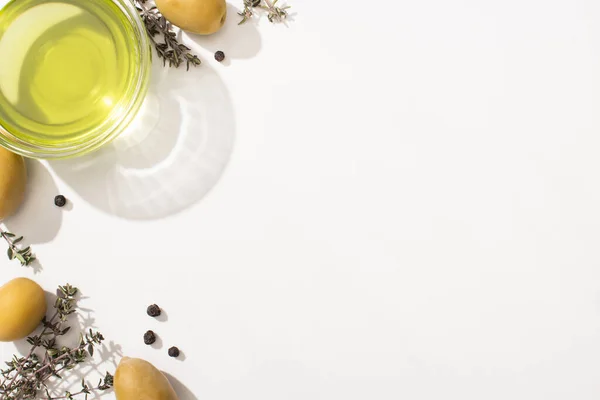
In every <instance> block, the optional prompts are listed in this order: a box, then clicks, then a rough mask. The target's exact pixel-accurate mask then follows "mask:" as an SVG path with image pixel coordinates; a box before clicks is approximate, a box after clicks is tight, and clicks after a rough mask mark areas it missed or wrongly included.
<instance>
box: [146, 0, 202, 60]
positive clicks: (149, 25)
mask: <svg viewBox="0 0 600 400" xmlns="http://www.w3.org/2000/svg"><path fill="white" fill-rule="evenodd" d="M135 6H136V8H137V10H138V12H139V13H140V17H141V18H142V21H143V22H144V25H145V26H146V32H147V33H148V37H149V38H150V40H151V41H152V44H153V45H154V48H155V49H156V52H157V54H158V56H159V57H160V58H161V59H162V60H163V64H164V65H166V64H167V63H168V64H169V66H170V67H175V68H178V67H179V66H180V65H182V64H186V66H187V70H188V71H189V69H190V65H192V66H198V65H200V64H201V63H202V62H201V61H200V58H198V56H197V55H195V54H193V53H192V52H191V49H190V48H189V47H187V46H186V45H184V44H183V43H180V42H179V40H177V33H175V30H174V28H173V25H172V24H171V23H170V22H169V21H167V19H166V18H165V17H164V16H163V15H162V14H161V13H160V11H158V8H157V7H156V5H154V4H149V2H148V0H135ZM157 37H158V38H157ZM160 38H162V41H161V40H160Z"/></svg>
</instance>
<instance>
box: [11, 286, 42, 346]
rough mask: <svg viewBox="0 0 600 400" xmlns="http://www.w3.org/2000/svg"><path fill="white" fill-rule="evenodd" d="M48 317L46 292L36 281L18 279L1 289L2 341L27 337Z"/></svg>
mask: <svg viewBox="0 0 600 400" xmlns="http://www.w3.org/2000/svg"><path fill="white" fill-rule="evenodd" d="M44 315H46V297H45V295H44V290H43V289H42V288H41V287H40V286H39V285H38V284H37V283H35V282H34V281H32V280H30V279H27V278H17V279H13V280H12V281H10V282H8V283H7V284H6V285H4V286H2V287H0V341H1V342H10V341H13V340H18V339H23V338H24V337H27V336H29V335H30V334H31V332H33V331H34V330H35V328H37V326H38V325H39V324H40V322H41V321H42V318H44Z"/></svg>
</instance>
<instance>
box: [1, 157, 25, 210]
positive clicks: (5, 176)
mask: <svg viewBox="0 0 600 400" xmlns="http://www.w3.org/2000/svg"><path fill="white" fill-rule="evenodd" d="M26 183H27V171H26V169H25V160H23V157H21V156H19V155H16V154H14V153H11V152H10V151H8V150H6V149H4V148H2V147H0V220H3V219H4V218H6V217H8V216H10V215H12V214H14V213H15V211H17V208H19V206H20V205H21V203H22V202H23V199H24V198H25V184H26Z"/></svg>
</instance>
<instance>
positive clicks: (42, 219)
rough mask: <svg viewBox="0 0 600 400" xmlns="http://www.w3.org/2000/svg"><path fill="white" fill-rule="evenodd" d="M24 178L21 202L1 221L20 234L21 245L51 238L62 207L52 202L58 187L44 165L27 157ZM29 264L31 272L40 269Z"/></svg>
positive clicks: (36, 264) (38, 242) (59, 224)
mask: <svg viewBox="0 0 600 400" xmlns="http://www.w3.org/2000/svg"><path fill="white" fill-rule="evenodd" d="M27 180H28V182H27V188H26V191H25V200H24V202H23V204H22V205H21V207H20V208H19V210H18V212H17V213H16V214H15V215H13V216H12V217H10V218H7V219H6V220H5V221H4V222H3V223H4V225H5V226H6V229H7V230H8V231H10V232H13V233H15V234H16V235H22V236H24V239H23V241H22V242H21V243H20V244H19V245H22V246H23V247H27V246H28V245H30V244H32V245H35V244H42V243H48V242H50V241H52V240H53V239H54V238H55V237H56V235H57V234H58V231H59V230H60V226H61V224H62V210H61V209H60V208H58V207H56V206H55V205H54V196H56V195H57V194H58V188H57V186H56V182H55V181H54V178H53V177H52V174H51V173H50V171H49V170H48V168H47V166H46V165H45V164H44V163H42V162H40V161H36V160H27ZM33 252H34V253H35V248H34V249H33ZM32 267H33V268H34V271H35V272H41V270H42V266H41V264H40V263H34V264H33V265H32Z"/></svg>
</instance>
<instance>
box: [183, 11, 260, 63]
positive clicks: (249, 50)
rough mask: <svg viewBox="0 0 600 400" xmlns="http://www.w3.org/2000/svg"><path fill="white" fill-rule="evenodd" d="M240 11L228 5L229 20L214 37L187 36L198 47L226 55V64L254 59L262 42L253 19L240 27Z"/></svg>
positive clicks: (188, 34)
mask: <svg viewBox="0 0 600 400" xmlns="http://www.w3.org/2000/svg"><path fill="white" fill-rule="evenodd" d="M238 12H240V9H239V8H237V7H235V6H233V5H231V4H227V19H226V20H225V24H224V25H223V27H222V28H221V29H220V30H219V31H218V32H217V33H214V34H212V35H206V36H205V35H196V34H190V33H187V34H186V35H187V36H188V37H189V38H190V39H191V40H192V41H193V42H194V43H195V44H197V45H198V46H200V47H202V48H204V49H206V50H208V51H210V52H211V53H213V54H214V53H215V52H217V51H219V50H221V51H222V52H224V53H225V60H224V61H223V63H224V64H226V65H227V64H228V62H229V60H231V59H233V60H235V59H244V58H252V57H254V56H255V55H257V54H258V53H259V51H260V48H261V44H262V40H261V37H260V32H259V31H258V27H257V25H256V21H255V20H254V19H251V20H249V21H246V22H245V23H244V24H242V25H238V23H239V22H240V21H241V19H242V17H241V16H239V15H238Z"/></svg>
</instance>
